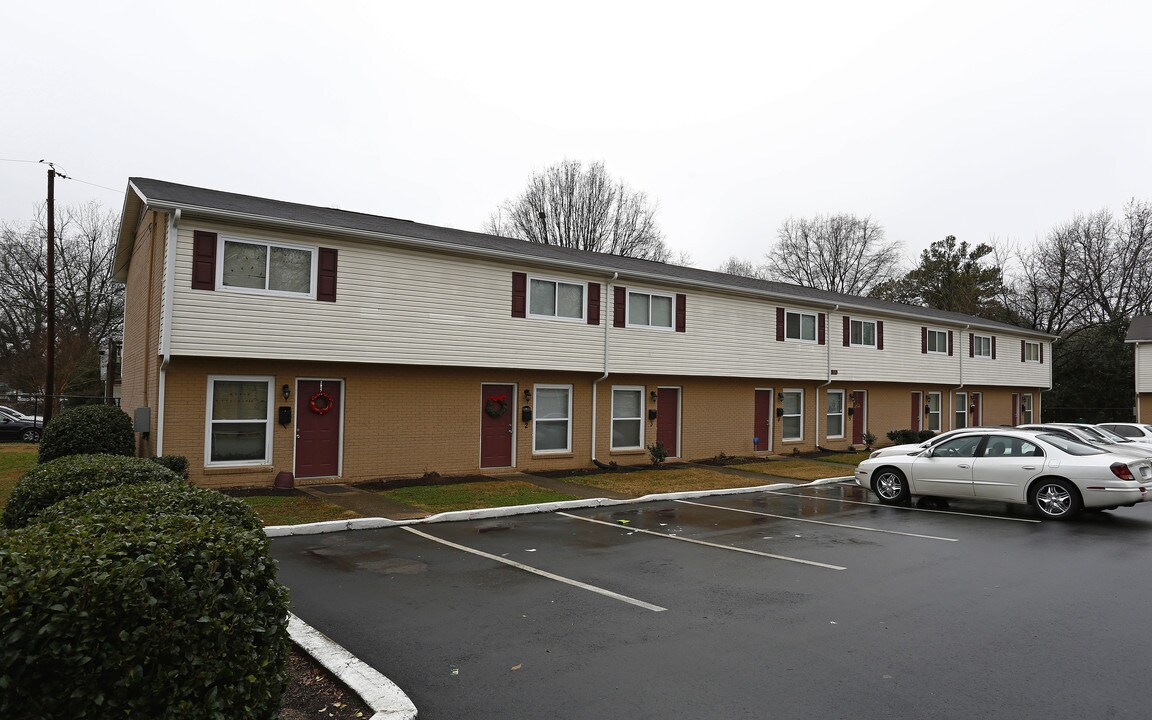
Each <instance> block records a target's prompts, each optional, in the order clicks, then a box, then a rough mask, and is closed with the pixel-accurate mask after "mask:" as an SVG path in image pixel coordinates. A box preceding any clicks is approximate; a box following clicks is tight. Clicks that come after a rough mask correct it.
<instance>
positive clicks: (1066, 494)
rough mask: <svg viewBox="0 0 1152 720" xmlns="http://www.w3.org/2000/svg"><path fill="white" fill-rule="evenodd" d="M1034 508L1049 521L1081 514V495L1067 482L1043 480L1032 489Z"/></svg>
mask: <svg viewBox="0 0 1152 720" xmlns="http://www.w3.org/2000/svg"><path fill="white" fill-rule="evenodd" d="M1032 507H1034V508H1036V509H1037V510H1038V511H1039V512H1040V514H1041V515H1043V516H1044V517H1045V518H1047V519H1049V520H1067V519H1068V518H1070V517H1072V516H1073V515H1075V514H1076V513H1078V512H1080V493H1079V492H1078V491H1077V490H1076V488H1075V487H1073V486H1072V484H1071V483H1069V482H1068V481H1067V480H1041V481H1040V482H1038V483H1036V485H1035V486H1034V487H1033V488H1032Z"/></svg>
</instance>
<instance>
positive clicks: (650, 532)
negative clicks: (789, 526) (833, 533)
mask: <svg viewBox="0 0 1152 720" xmlns="http://www.w3.org/2000/svg"><path fill="white" fill-rule="evenodd" d="M554 514H556V515H563V516H564V517H567V518H572V519H573V520H583V521H584V522H590V523H597V524H599V525H607V526H608V527H614V528H617V529H625V528H624V526H623V525H620V524H618V523H610V522H606V521H604V520H595V519H593V518H587V517H581V516H580V515H570V514H569V513H566V512H556V513H554ZM626 529H627V530H628V531H629V532H639V533H645V534H646V535H655V536H656V537H662V538H667V539H669V540H680V541H681V542H689V543H695V544H697V545H707V546H708V547H714V548H720V549H721V550H735V551H736V552H742V553H748V554H749V555H759V556H761V557H766V558H773V559H775V560H786V561H788V562H794V563H802V564H804V565H815V566H816V567H822V568H828V569H829V570H846V569H847V568H844V567H841V566H839V565H829V564H827V563H822V562H816V561H815V560H802V559H800V558H794V557H788V556H787V555H773V554H772V553H766V552H760V551H759V550H748V549H746V548H738V547H733V546H731V545H721V544H719V543H710V542H707V541H704V540H693V539H692V538H686V537H678V536H676V535H669V534H667V533H662V532H656V531H654V530H643V529H641V528H638V527H631V526H629V527H627V528H626Z"/></svg>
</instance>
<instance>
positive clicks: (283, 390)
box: [280, 383, 292, 400]
mask: <svg viewBox="0 0 1152 720" xmlns="http://www.w3.org/2000/svg"><path fill="white" fill-rule="evenodd" d="M280 394H281V395H283V396H284V399H285V400H287V399H288V397H289V396H290V395H291V394H292V388H290V387H288V383H284V387H282V388H280Z"/></svg>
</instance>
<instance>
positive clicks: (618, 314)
mask: <svg viewBox="0 0 1152 720" xmlns="http://www.w3.org/2000/svg"><path fill="white" fill-rule="evenodd" d="M612 291H613V296H612V327H624V324H625V322H626V321H627V319H628V318H627V315H626V313H627V311H628V289H627V288H622V287H620V286H616V287H614V288H612Z"/></svg>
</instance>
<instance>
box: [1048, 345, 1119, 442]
mask: <svg viewBox="0 0 1152 720" xmlns="http://www.w3.org/2000/svg"><path fill="white" fill-rule="evenodd" d="M1062 339H1063V338H1061V337H1059V336H1057V337H1056V338H1054V339H1053V340H1052V346H1051V348H1050V349H1049V350H1048V387H1046V388H1038V389H1039V391H1040V392H1038V393H1036V400H1037V401H1038V402H1039V404H1040V407H1039V408H1036V409H1035V411H1034V413H1035V416H1036V417H1037V418H1040V421H1041V422H1043V409H1044V400H1043V397H1044V396H1043V393H1046V392H1050V391H1051V390H1052V367H1053V366H1054V365H1055V364H1056V343H1058V342H1060V340H1062ZM1136 349H1137V350H1139V349H1140V343H1136ZM1134 357H1135V358H1139V357H1140V353H1136V354H1135V355H1134ZM1136 362H1137V363H1139V362H1140V361H1139V359H1137V360H1136ZM1133 369H1134V370H1135V371H1136V372H1135V374H1136V377H1140V375H1139V372H1140V365H1139V364H1137V365H1136V366H1135V367H1134V368H1133ZM1136 422H1140V393H1136Z"/></svg>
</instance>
